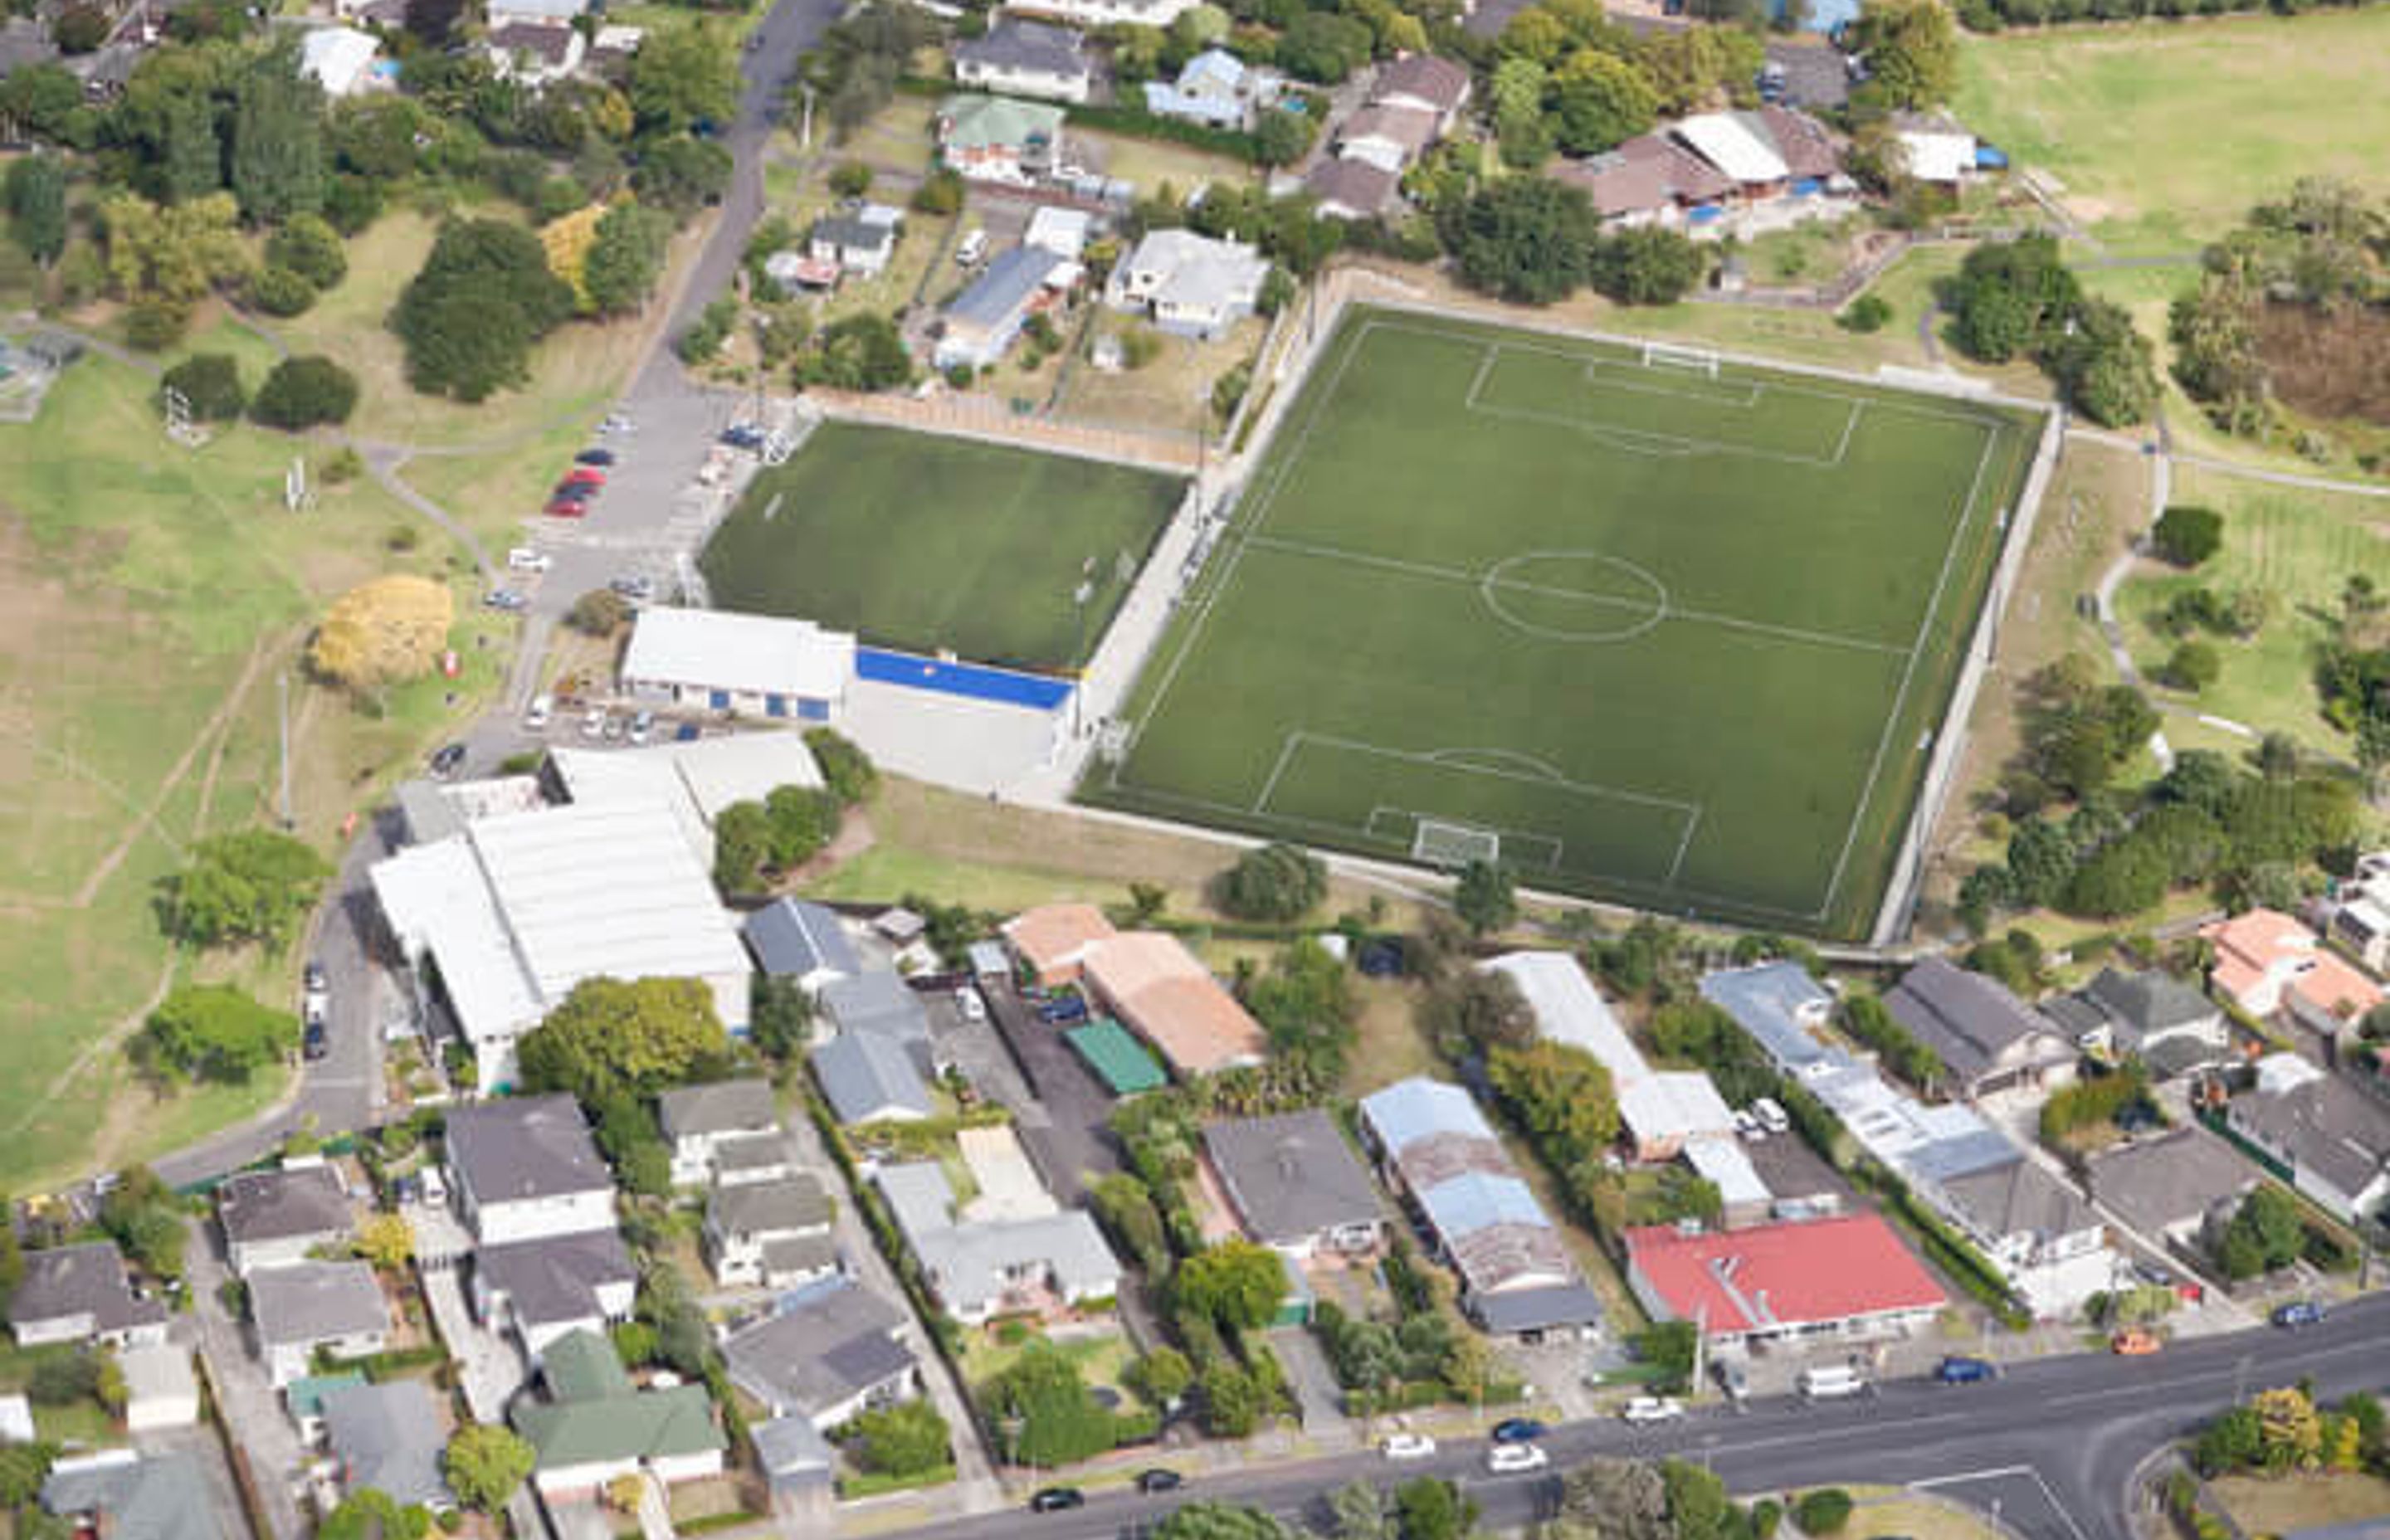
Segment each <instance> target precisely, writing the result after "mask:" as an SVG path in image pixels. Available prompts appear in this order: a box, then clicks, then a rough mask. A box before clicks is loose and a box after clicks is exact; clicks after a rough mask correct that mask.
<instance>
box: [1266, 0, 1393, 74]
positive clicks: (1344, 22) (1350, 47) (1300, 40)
mask: <svg viewBox="0 0 2390 1540" xmlns="http://www.w3.org/2000/svg"><path fill="white" fill-rule="evenodd" d="M1374 43H1375V39H1373V38H1372V37H1371V36H1370V33H1369V28H1368V23H1367V22H1364V21H1359V20H1356V19H1354V18H1352V17H1350V16H1340V15H1338V14H1336V13H1335V12H1333V11H1315V10H1306V11H1304V12H1303V13H1302V14H1301V15H1299V16H1297V17H1296V18H1295V19H1294V20H1293V22H1292V23H1291V25H1289V26H1288V27H1287V29H1286V31H1285V32H1282V33H1281V34H1279V40H1278V65H1279V69H1281V70H1284V71H1286V72H1287V73H1288V74H1291V75H1292V76H1293V77H1294V78H1295V79H1297V80H1303V81H1309V82H1311V83H1313V84H1315V85H1336V84H1339V83H1343V81H1345V80H1346V79H1348V78H1350V77H1351V75H1352V73H1353V71H1356V70H1357V69H1359V68H1360V67H1361V66H1362V65H1364V64H1366V63H1368V60H1369V52H1370V49H1371V47H1372V46H1373V45H1374Z"/></svg>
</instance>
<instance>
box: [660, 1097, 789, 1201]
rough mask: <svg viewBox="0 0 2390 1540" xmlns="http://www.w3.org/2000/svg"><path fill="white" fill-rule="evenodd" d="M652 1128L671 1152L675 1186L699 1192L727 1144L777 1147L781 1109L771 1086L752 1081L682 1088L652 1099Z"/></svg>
mask: <svg viewBox="0 0 2390 1540" xmlns="http://www.w3.org/2000/svg"><path fill="white" fill-rule="evenodd" d="M656 1126H657V1127H658V1128H659V1129H661V1130H662V1133H663V1136H664V1143H665V1144H667V1145H669V1146H671V1147H672V1179H673V1185H674V1186H675V1187H702V1186H704V1185H705V1184H706V1183H707V1182H709V1181H711V1180H712V1179H713V1174H714V1167H715V1164H716V1162H717V1160H718V1158H719V1156H720V1153H721V1151H722V1149H723V1147H724V1146H725V1145H726V1144H730V1143H733V1142H736V1141H739V1140H747V1139H768V1140H770V1141H771V1142H773V1143H775V1144H777V1142H778V1140H779V1133H780V1107H779V1103H778V1102H777V1101H776V1100H775V1099H774V1098H773V1096H772V1086H771V1084H770V1083H769V1082H768V1081H764V1080H759V1079H755V1078H753V1077H749V1078H746V1079H742V1080H718V1081H715V1082H713V1084H707V1085H680V1086H675V1087H674V1088H673V1089H672V1090H669V1091H666V1092H665V1093H664V1094H663V1095H662V1096H660V1097H657V1098H656ZM750 1163H752V1162H750Z"/></svg>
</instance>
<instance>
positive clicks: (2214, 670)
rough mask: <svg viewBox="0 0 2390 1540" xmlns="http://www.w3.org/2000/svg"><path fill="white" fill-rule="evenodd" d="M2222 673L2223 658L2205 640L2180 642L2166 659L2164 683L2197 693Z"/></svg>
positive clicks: (2211, 683) (2214, 681) (2212, 682)
mask: <svg viewBox="0 0 2390 1540" xmlns="http://www.w3.org/2000/svg"><path fill="white" fill-rule="evenodd" d="M2223 673H2224V660H2223V659H2222V658H2220V657H2218V656H2217V651H2216V648H2213V647H2211V646H2210V645H2208V644H2207V643H2205V642H2199V641H2191V642H2180V643H2178V644H2177V645H2176V647H2175V649H2174V651H2173V653H2172V654H2171V655H2170V656H2169V657H2168V658H2167V659H2166V662H2165V677H2166V683H2167V684H2169V685H2172V686H2174V687H2176V688H2177V689H2182V690H2189V691H2190V692H2191V694H2193V695H2197V694H2198V693H2199V692H2200V691H2202V690H2204V689H2205V688H2207V687H2208V686H2210V685H2213V684H2214V683H2216V681H2217V678H2218V677H2220V676H2221V675H2222V674H2223Z"/></svg>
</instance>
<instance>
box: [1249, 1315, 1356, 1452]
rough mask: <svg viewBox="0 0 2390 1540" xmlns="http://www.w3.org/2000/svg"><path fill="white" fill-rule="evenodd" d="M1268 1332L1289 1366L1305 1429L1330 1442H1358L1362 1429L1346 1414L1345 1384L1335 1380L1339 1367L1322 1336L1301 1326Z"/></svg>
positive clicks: (1290, 1383) (1281, 1359) (1273, 1347)
mask: <svg viewBox="0 0 2390 1540" xmlns="http://www.w3.org/2000/svg"><path fill="white" fill-rule="evenodd" d="M1266 1336H1267V1337H1268V1338H1269V1345H1270V1351H1271V1352H1272V1353H1274V1354H1277V1355H1278V1361H1279V1364H1280V1365H1282V1366H1284V1367H1285V1369H1286V1379H1287V1384H1288V1386H1289V1388H1291V1390H1292V1391H1293V1392H1294V1404H1295V1407H1296V1410H1297V1412H1298V1414H1299V1415H1300V1416H1301V1417H1302V1418H1303V1431H1304V1432H1305V1433H1307V1434H1309V1435H1310V1436H1311V1437H1313V1438H1315V1439H1319V1440H1322V1441H1323V1442H1326V1443H1328V1444H1331V1445H1333V1444H1359V1443H1360V1441H1361V1435H1360V1432H1359V1431H1358V1429H1356V1427H1355V1425H1354V1423H1353V1420H1352V1419H1351V1418H1348V1417H1346V1416H1345V1415H1344V1392H1343V1387H1342V1386H1340V1385H1338V1384H1337V1383H1336V1370H1335V1369H1334V1368H1333V1367H1331V1366H1330V1364H1329V1362H1328V1354H1327V1353H1326V1352H1325V1351H1324V1350H1322V1349H1321V1347H1320V1345H1319V1339H1318V1338H1317V1337H1314V1336H1313V1335H1312V1334H1311V1331H1310V1329H1309V1328H1306V1327H1299V1326H1281V1327H1273V1328H1270V1330H1269V1331H1268V1332H1267V1333H1266Z"/></svg>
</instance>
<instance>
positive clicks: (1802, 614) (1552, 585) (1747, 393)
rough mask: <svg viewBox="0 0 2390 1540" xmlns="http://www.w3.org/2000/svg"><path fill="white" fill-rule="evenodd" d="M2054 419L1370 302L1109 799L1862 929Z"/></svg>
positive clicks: (1301, 423)
mask: <svg viewBox="0 0 2390 1540" xmlns="http://www.w3.org/2000/svg"><path fill="white" fill-rule="evenodd" d="M2037 426H2038V425H2037V419H2035V418H2033V417H2030V416H2028V415H2026V414H2023V413H2011V412H2008V411H2005V410H2001V409H1997V408H1993V407H1990V406H1985V405H1980V404H1972V403H1963V402H1953V401H1946V400H1942V399H1939V398H1934V397H1921V396H1916V395H1909V394H1904V393H1901V392H1896V391H1883V390H1874V389H1870V388H1867V387H1864V386H1854V385H1845V384H1842V383H1839V382H1834V381H1830V380H1817V379H1803V378H1799V377H1795V376H1791V375H1782V374H1775V373H1769V372H1764V371H1756V370H1751V369H1744V368H1740V367H1736V366H1728V367H1727V368H1726V369H1724V370H1723V371H1722V373H1721V374H1720V376H1719V377H1718V378H1715V379H1712V378H1710V377H1708V376H1706V375H1704V374H1701V373H1697V372H1693V371H1690V370H1687V369H1684V368H1680V367H1671V366H1656V367H1655V366H1645V365H1644V364H1643V363H1642V362H1641V359H1640V355H1639V353H1638V352H1637V351H1634V350H1629V349H1624V348H1618V347H1611V346H1605V345H1600V344H1595V343H1589V342H1581V341H1574V340H1560V339H1555V338H1550V337H1544V336H1539V335H1535V334H1530V333H1524V332H1518V331H1507V330H1502V329H1499V328H1495V327H1481V326H1474V325H1469V324H1464V323H1460V322H1456V321H1449V320H1443V319H1430V318H1423V317H1420V316H1414V315H1400V314H1393V313H1388V312H1372V311H1367V310H1364V311H1358V312H1356V313H1355V314H1353V315H1352V316H1350V317H1349V318H1348V319H1347V320H1346V322H1345V323H1344V326H1343V329H1342V330H1341V331H1340V333H1339V334H1338V335H1337V336H1336V337H1335V338H1334V339H1332V340H1330V344H1329V346H1328V349H1327V351H1326V352H1325V353H1324V354H1323V355H1322V356H1321V358H1320V360H1319V361H1318V364H1317V366H1315V368H1314V369H1313V371H1312V375H1311V378H1310V379H1309V381H1308V383H1306V385H1305V386H1304V393H1303V395H1302V396H1301V397H1300V398H1299V399H1298V400H1297V401H1296V402H1295V404H1294V405H1293V409H1292V410H1291V412H1290V413H1289V414H1288V415H1287V417H1286V418H1285V420H1284V422H1283V423H1282V424H1281V426H1280V427H1279V430H1278V434H1279V436H1278V439H1277V441H1276V442H1275V443H1273V445H1272V446H1271V448H1270V450H1269V452H1268V454H1267V455H1266V456H1265V457H1264V459H1263V461H1262V463H1261V465H1260V467H1259V468H1258V469H1257V470H1256V472H1255V474H1254V476H1253V479H1252V481H1250V482H1249V484H1248V486H1247V488H1246V490H1245V492H1244V494H1243V496H1242V499H1241V502H1240V507H1238V508H1237V509H1236V511H1235V513H1234V515H1233V516H1232V520H1231V523H1230V526H1229V528H1228V530H1227V533H1226V535H1225V536H1224V538H1223V539H1222V541H1221V543H1220V545H1219V547H1218V548H1217V550H1216V551H1215V553H1214V556H1213V558H1212V559H1211V563H1210V566H1209V568H1208V569H1207V571H1206V572H1205V574H1204V576H1203V578H1202V579H1201V583H1200V585H1199V587H1198V589H1197V591H1196V592H1195V593H1194V594H1193V595H1191V596H1190V600H1189V603H1188V604H1187V605H1186V606H1185V607H1184V608H1183V610H1182V611H1181V615H1180V618H1179V620H1178V621H1177V622H1176V626H1175V629H1174V631H1173V632H1172V634H1171V635H1169V636H1168V637H1166V638H1165V640H1164V642H1163V646H1162V648H1160V649H1158V651H1157V653H1156V657H1155V661H1154V663H1153V665H1152V666H1151V667H1150V669H1149V671H1148V673H1147V675H1146V677H1145V678H1144V679H1143V680H1141V681H1140V682H1139V684H1138V686H1137V691H1136V693H1135V696H1134V698H1133V699H1132V701H1131V703H1130V706H1129V716H1130V718H1131V719H1132V721H1133V723H1134V727H1133V729H1132V732H1131V735H1130V737H1129V738H1128V740H1127V745H1126V749H1125V752H1124V755H1123V756H1122V757H1121V758H1120V760H1119V761H1118V763H1116V764H1111V765H1109V766H1107V765H1103V764H1099V766H1098V767H1097V769H1096V770H1095V772H1094V773H1093V774H1092V775H1091V776H1090V778H1089V781H1088V784H1087V786H1086V789H1085V793H1086V795H1087V796H1088V797H1089V798H1090V799H1091V800H1094V801H1097V802H1105V803H1108V804H1111V805H1115V806H1122V807H1129V808H1136V809H1140V810H1143V811H1148V812H1152V813H1157V814H1163V815H1174V816H1181V817H1188V818H1192V819H1195V820H1198V821H1201V822H1207V823H1216V824H1221V825H1226V826H1228V827H1232V828H1241V829H1247V830H1252V831H1254V832H1259V833H1276V834H1283V835H1289V836H1292V837H1296V838H1300V839H1303V840H1306V841H1312V842H1315V843H1319V844H1324V845H1330V846H1336V847H1342V848H1345V849H1350V850H1354V851H1358V852H1364V853H1373V854H1381V855H1387V856H1393V857H1396V858H1408V857H1411V856H1412V855H1413V853H1414V850H1415V843H1416V841H1418V839H1419V837H1420V828H1421V825H1422V822H1423V821H1425V822H1426V823H1428V824H1430V825H1431V826H1433V825H1438V824H1446V825H1453V826H1459V827H1460V828H1464V829H1468V830H1475V831H1481V832H1492V833H1494V834H1496V835H1497V836H1498V838H1499V841H1500V847H1499V848H1500V855H1501V857H1502V859H1503V860H1504V861H1505V862H1506V863H1507V864H1508V865H1510V866H1511V867H1512V868H1513V870H1514V871H1515V872H1516V873H1517V874H1518V876H1519V877H1520V878H1521V879H1523V880H1524V881H1527V882H1529V883H1532V884H1535V885H1537V886H1542V887H1550V888H1557V889H1563V890H1570V891H1574V892H1584V893H1588V894H1592V895H1596V896H1604V897H1614V898H1619V899H1624V900H1626V901H1629V902H1634V903H1638V904H1641V905H1647V906H1651V907H1654V908H1660V909H1664V910H1668V911H1672V912H1693V913H1702V914H1707V915H1711V916H1715V917H1717V918H1729V919H1741V920H1745V921H1750V922H1754V923H1760V924H1767V925H1776V926H1785V927H1798V928H1801V929H1805V930H1817V931H1821V932H1826V933H1831V934H1837V935H1848V934H1855V933H1857V932H1859V931H1861V930H1865V929H1866V927H1867V925H1868V923H1869V922H1870V920H1871V918H1873V913H1874V909H1875V906H1876V904H1877V901H1878V899H1879V897H1880V895H1881V892H1882V887H1883V884H1884V881H1885V879H1886V876H1887V873H1888V868H1889V866H1890V864H1891V861H1892V859H1893V855H1894V853H1895V850H1896V848H1897V845H1898V843H1899V838H1900V834H1901V831H1902V830H1903V828H1904V827H1905V825H1906V821H1907V817H1908V809H1909V807H1910V804H1911V802H1913V800H1914V798H1915V794H1916V789H1917V784H1918V780H1919V777H1920V776H1921V773H1922V770H1923V767H1924V764H1925V762H1926V757H1927V752H1928V750H1929V748H1930V743H1931V737H1932V734H1933V732H1934V729H1935V728H1936V727H1937V726H1938V725H1939V724H1940V722H1941V718H1942V713H1943V710H1944V706H1945V703H1946V699H1947V695H1948V692H1949V689H1950V687H1951V685H1952V682H1953V680H1954V678H1955V676H1956V668H1957V663H1958V660H1959V657H1960V651H1961V648H1963V646H1964V641H1963V637H1964V635H1966V633H1967V632H1968V630H1969V628H1970V627H1971V626H1972V623H1973V621H1974V618H1975V614H1976V610H1977V608H1978V605H1979V603H1980V599H1981V595H1982V593H1983V590H1984V586H1985V581H1986V579H1987V578H1988V576H1989V573H1990V571H1991V568H1992V565H1993V563H1994V560H1995V558H1996V557H1997V554H1998V545H1999V533H2000V532H2001V530H2002V529H2003V528H2004V527H2005V523H2006V516H2007V515H2008V513H2009V511H2010V509H2011V504H2012V501H2013V499H2014V498H2015V496H2016V495H2017V493H2018V491H2019V488H2020V486H2021V483H2022V480H2023V476H2024V468H2025V467H2026V465H2027V464H2028V462H2029V460H2030V458H2031V451H2032V447H2033V443H2034V439H2035V435H2036V433H2037ZM1431 838H1433V834H1432V835H1431ZM1474 845H1475V841H1474V840H1473V839H1472V838H1471V837H1469V836H1466V835H1464V836H1462V837H1460V838H1458V840H1457V841H1453V848H1456V849H1458V848H1462V847H1472V846H1474Z"/></svg>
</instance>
